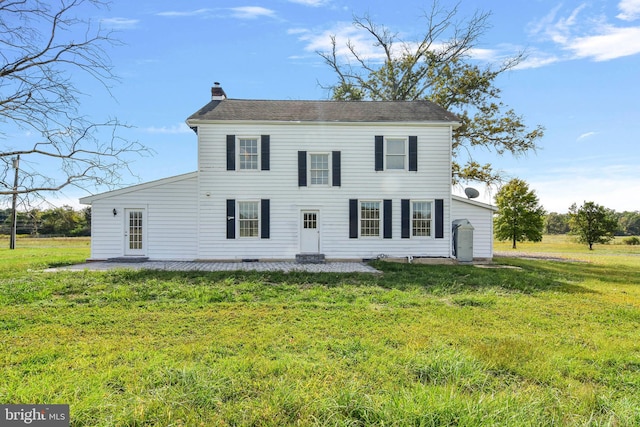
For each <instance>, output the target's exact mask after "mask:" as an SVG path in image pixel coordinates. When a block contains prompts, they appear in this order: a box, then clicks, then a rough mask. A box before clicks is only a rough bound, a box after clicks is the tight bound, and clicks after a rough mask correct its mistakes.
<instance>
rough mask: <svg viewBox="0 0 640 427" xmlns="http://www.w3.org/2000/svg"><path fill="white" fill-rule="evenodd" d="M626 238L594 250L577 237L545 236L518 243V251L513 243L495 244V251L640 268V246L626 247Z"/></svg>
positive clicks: (596, 247) (594, 247)
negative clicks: (540, 238)
mask: <svg viewBox="0 0 640 427" xmlns="http://www.w3.org/2000/svg"><path fill="white" fill-rule="evenodd" d="M623 239H624V237H616V238H615V240H614V241H612V242H611V243H608V244H605V245H594V246H593V250H592V251H590V250H589V247H588V246H587V245H585V244H581V243H577V242H576V241H575V236H570V235H566V234H562V235H545V236H543V238H542V242H539V243H531V242H518V244H517V249H515V250H513V249H511V242H498V241H496V242H494V250H495V251H496V252H499V253H504V254H507V255H508V254H513V255H519V254H520V253H530V254H532V253H533V254H547V255H549V256H557V257H560V258H572V259H578V260H582V261H588V262H594V263H604V264H619V263H623V264H626V265H632V266H633V265H635V266H638V267H639V268H640V246H639V245H635V246H634V245H626V244H624V243H623V242H622V240H623Z"/></svg>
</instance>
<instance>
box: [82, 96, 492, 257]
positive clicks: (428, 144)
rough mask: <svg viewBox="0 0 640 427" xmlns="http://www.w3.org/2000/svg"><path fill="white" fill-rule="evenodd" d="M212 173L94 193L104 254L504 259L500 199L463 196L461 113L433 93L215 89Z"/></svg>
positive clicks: (202, 113)
mask: <svg viewBox="0 0 640 427" xmlns="http://www.w3.org/2000/svg"><path fill="white" fill-rule="evenodd" d="M187 124H188V125H189V126H190V127H191V128H192V129H193V130H194V132H195V134H196V135H197V139H198V170H197V171H196V172H192V173H189V174H185V175H180V176H174V177H170V178H165V179H161V180H158V181H154V182H149V183H145V184H140V185H135V186H131V187H127V188H123V189H120V190H115V191H110V192H106V193H102V194H97V195H93V196H88V197H85V198H83V199H81V200H80V202H81V203H84V204H90V205H91V206H92V237H91V240H92V243H91V259H92V260H103V259H109V258H120V257H146V258H149V259H153V260H235V261H240V260H247V259H250V260H266V259H269V260H292V259H295V258H296V256H299V255H301V254H304V255H317V256H318V257H319V258H323V257H324V258H326V259H328V260H337V259H340V260H345V259H346V260H361V259H369V258H376V257H379V256H381V255H384V256H387V257H403V258H405V257H414V258H418V257H425V258H427V257H428V258H451V257H452V256H453V255H452V221H453V220H456V219H462V218H464V219H468V220H469V221H470V222H471V224H472V225H473V227H474V235H473V256H474V257H475V258H491V257H492V255H493V250H492V213H493V210H492V208H491V207H490V206H488V205H484V204H482V203H478V202H476V201H473V200H467V199H464V198H461V197H457V196H454V195H452V190H451V189H452V185H451V141H452V132H453V129H454V128H455V127H456V126H458V119H457V117H456V116H455V115H453V114H451V113H449V112H448V111H446V110H444V109H443V108H441V107H439V106H437V105H435V104H433V103H431V102H428V101H411V102H373V101H371V102H368V101H366V102H365V101H362V102H339V101H295V100H292V101H273V100H243V99H229V98H227V97H226V94H225V93H224V91H223V90H222V88H221V87H220V86H219V85H217V84H216V86H214V87H213V88H212V99H211V101H210V102H209V103H207V104H206V105H205V106H204V107H202V108H201V109H200V110H198V111H197V112H196V113H194V114H193V115H191V116H190V117H189V118H188V119H187Z"/></svg>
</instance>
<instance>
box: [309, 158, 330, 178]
mask: <svg viewBox="0 0 640 427" xmlns="http://www.w3.org/2000/svg"><path fill="white" fill-rule="evenodd" d="M309 160H310V163H311V166H310V168H309V175H310V178H311V185H329V154H310V155H309Z"/></svg>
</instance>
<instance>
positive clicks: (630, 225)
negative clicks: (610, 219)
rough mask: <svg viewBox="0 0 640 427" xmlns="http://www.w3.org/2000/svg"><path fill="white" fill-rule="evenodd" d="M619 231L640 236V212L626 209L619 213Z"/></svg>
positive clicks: (627, 234)
mask: <svg viewBox="0 0 640 427" xmlns="http://www.w3.org/2000/svg"><path fill="white" fill-rule="evenodd" d="M618 226H619V231H620V232H621V233H622V234H623V235H626V236H640V212H638V211H634V212H629V211H625V212H622V213H621V214H618Z"/></svg>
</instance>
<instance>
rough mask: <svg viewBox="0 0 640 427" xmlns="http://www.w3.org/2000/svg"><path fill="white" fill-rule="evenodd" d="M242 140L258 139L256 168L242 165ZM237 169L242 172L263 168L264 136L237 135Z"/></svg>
mask: <svg viewBox="0 0 640 427" xmlns="http://www.w3.org/2000/svg"><path fill="white" fill-rule="evenodd" d="M241 140H253V141H256V162H255V165H256V167H255V168H251V169H247V168H243V167H242V161H241V159H242V153H241V152H240V141H241ZM236 164H237V167H236V170H237V171H240V172H256V171H260V170H262V137H261V136H236Z"/></svg>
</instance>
